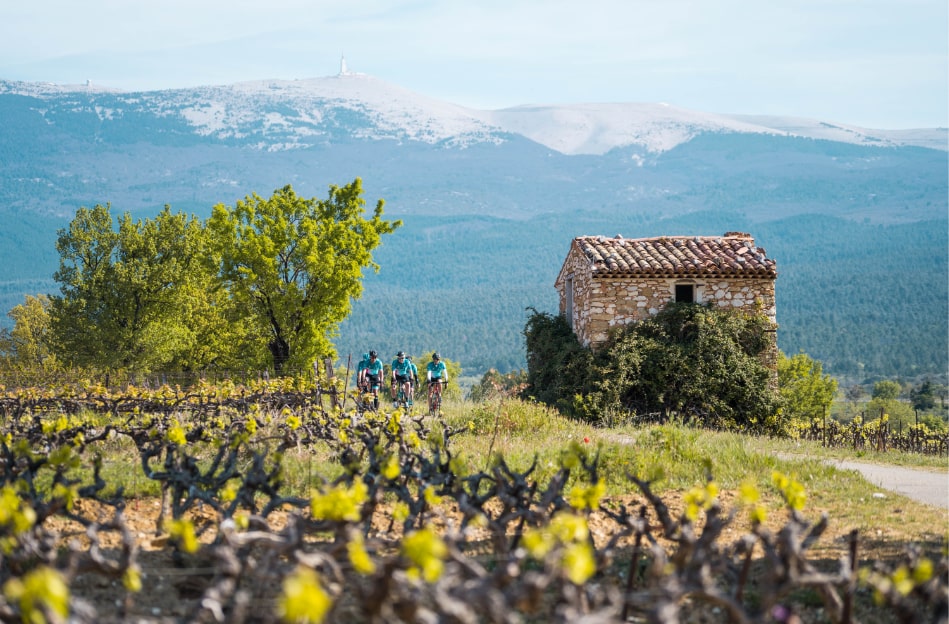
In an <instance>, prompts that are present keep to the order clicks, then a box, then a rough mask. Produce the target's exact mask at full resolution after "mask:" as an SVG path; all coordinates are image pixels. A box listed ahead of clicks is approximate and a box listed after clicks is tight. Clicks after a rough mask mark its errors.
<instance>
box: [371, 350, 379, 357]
mask: <svg viewBox="0 0 949 624" xmlns="http://www.w3.org/2000/svg"><path fill="white" fill-rule="evenodd" d="M376 355H378V354H377V353H376V352H375V351H370V352H369V357H371V358H374V357H376Z"/></svg>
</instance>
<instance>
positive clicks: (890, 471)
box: [827, 459, 949, 509]
mask: <svg viewBox="0 0 949 624" xmlns="http://www.w3.org/2000/svg"><path fill="white" fill-rule="evenodd" d="M827 463H828V464H830V465H832V466H834V467H836V468H840V469H842V470H856V471H858V472H860V474H862V475H863V477H864V478H865V479H866V480H867V481H869V482H870V483H872V484H874V485H876V486H879V487H880V488H882V489H884V490H889V491H891V492H896V493H897V494H902V495H903V496H906V497H908V498H912V499H913V500H916V501H919V502H921V503H926V504H927V505H933V506H934V507H942V508H943V509H949V473H946V472H936V471H931V470H923V469H920V468H901V467H899V466H882V465H879V464H867V463H863V462H855V461H844V460H836V459H832V460H828V461H827Z"/></svg>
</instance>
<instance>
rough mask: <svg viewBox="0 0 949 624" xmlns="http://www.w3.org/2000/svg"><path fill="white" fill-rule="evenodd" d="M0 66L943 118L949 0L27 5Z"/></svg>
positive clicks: (41, 74) (121, 0)
mask: <svg viewBox="0 0 949 624" xmlns="http://www.w3.org/2000/svg"><path fill="white" fill-rule="evenodd" d="M5 4H6V5H5V6H4V8H3V9H2V12H0V78H2V79H8V80H28V81H49V82H56V83H65V84H77V83H83V82H85V81H86V80H91V81H93V82H95V83H97V84H101V85H104V86H110V87H115V88H118V89H123V90H139V89H165V88H174V87H188V86H196V85H209V84H226V83H231V82H238V81H242V80H257V79H266V78H281V79H294V78H311V77H319V76H329V75H333V74H336V73H337V72H338V71H339V59H340V56H341V55H345V56H346V60H347V63H348V66H349V69H350V70H351V71H358V72H363V73H367V74H371V75H373V76H375V77H377V78H380V79H382V80H386V81H388V82H392V83H395V84H398V85H400V86H403V87H405V88H408V89H411V90H413V91H416V92H419V93H422V94H425V95H428V96H431V97H434V98H438V99H442V100H447V101H450V102H454V103H457V104H461V105H464V106H470V107H473V108H502V107H507V106H516V105H520V104H568V103H579V102H668V103H670V104H674V105H676V106H681V107H684V108H691V109H695V110H700V111H706V112H720V113H747V114H769V115H791V116H800V117H809V118H817V119H821V120H824V121H832V122H837V123H844V124H853V125H859V126H864V127H870V128H911V127H935V126H943V127H945V126H947V125H949V121H947V117H949V112H947V111H949V87H947V83H949V35H947V33H949V9H947V2H946V0H570V1H565V0H468V1H464V2H463V1H455V0H388V1H386V0H358V1H352V0H351V1H349V2H343V1H335V0H333V1H329V0H317V1H305V0H254V1H249V0H151V1H145V2H137V1H135V0H84V1H83V0H79V1H77V0H26V1H23V2H15V3H12V2H11V3H5Z"/></svg>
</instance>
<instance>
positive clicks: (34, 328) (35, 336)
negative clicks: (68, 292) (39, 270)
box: [0, 295, 56, 371]
mask: <svg viewBox="0 0 949 624" xmlns="http://www.w3.org/2000/svg"><path fill="white" fill-rule="evenodd" d="M49 306H50V301H49V297H48V296H46V295H37V296H35V297H34V296H32V295H27V296H26V299H25V300H24V302H23V303H21V304H19V305H15V306H13V308H12V309H11V310H10V311H9V312H8V313H7V316H8V317H10V319H11V320H12V321H13V327H12V328H3V329H2V330H0V356H2V357H3V360H4V363H5V364H6V365H7V366H9V367H11V368H16V369H21V370H35V371H42V370H44V369H48V368H50V367H52V366H55V362H56V357H55V356H54V355H53V353H52V350H51V348H50V337H49Z"/></svg>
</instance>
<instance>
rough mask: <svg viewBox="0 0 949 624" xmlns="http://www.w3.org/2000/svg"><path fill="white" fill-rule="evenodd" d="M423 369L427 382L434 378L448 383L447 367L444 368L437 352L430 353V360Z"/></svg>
mask: <svg viewBox="0 0 949 624" xmlns="http://www.w3.org/2000/svg"><path fill="white" fill-rule="evenodd" d="M425 370H426V371H427V373H428V381H429V382H431V381H433V380H434V381H439V382H441V383H448V369H447V368H445V363H444V362H442V361H441V358H439V357H438V353H437V352H436V353H433V354H432V361H431V362H429V363H428V364H427V365H426V366H425Z"/></svg>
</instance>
